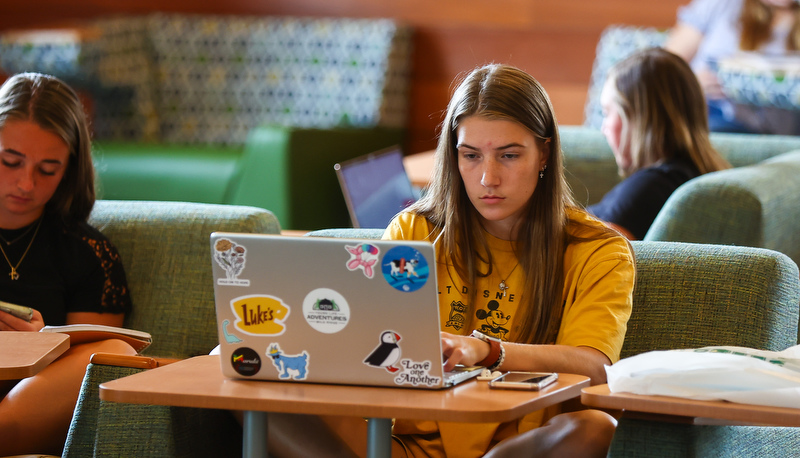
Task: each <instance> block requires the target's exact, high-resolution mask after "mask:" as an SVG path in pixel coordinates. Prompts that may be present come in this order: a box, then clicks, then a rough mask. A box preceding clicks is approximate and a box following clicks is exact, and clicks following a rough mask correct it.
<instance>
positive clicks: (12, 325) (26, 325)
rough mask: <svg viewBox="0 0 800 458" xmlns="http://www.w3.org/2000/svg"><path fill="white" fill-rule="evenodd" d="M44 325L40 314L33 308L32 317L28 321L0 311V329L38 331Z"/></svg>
mask: <svg viewBox="0 0 800 458" xmlns="http://www.w3.org/2000/svg"><path fill="white" fill-rule="evenodd" d="M43 327H44V319H43V318H42V314H41V313H40V312H39V311H38V310H36V309H33V318H31V321H30V322H27V321H25V320H23V319H22V318H17V317H15V316H14V315H12V314H10V313H6V312H0V331H30V332H38V331H39V330H41V329H42V328H43Z"/></svg>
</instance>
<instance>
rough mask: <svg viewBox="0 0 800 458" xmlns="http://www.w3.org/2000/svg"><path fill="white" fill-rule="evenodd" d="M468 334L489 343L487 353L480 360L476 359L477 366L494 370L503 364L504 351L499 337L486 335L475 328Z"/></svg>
mask: <svg viewBox="0 0 800 458" xmlns="http://www.w3.org/2000/svg"><path fill="white" fill-rule="evenodd" d="M470 336H471V337H474V338H476V339H478V340H482V341H484V342H486V343H487V344H489V353H488V355H487V356H486V357H485V358H483V359H482V360H481V361H478V362H477V363H476V365H477V366H484V367H486V368H488V369H489V370H495V369H497V368H499V367H500V366H501V365H502V364H503V361H504V360H505V356H506V352H505V348H503V342H502V341H501V340H500V339H496V338H494V337H490V336H487V335H486V334H484V333H482V332H480V331H478V330H477V329H476V330H474V331H472V334H470Z"/></svg>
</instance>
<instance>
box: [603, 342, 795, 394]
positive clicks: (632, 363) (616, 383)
mask: <svg viewBox="0 0 800 458" xmlns="http://www.w3.org/2000/svg"><path fill="white" fill-rule="evenodd" d="M606 373H607V374H608V386H609V389H610V391H611V392H612V393H617V392H628V393H635V394H647V395H663V396H677V397H682V398H690V399H697V400H726V401H731V402H739V403H745V404H758V405H765V406H777V407H793V408H800V345H798V346H795V347H790V348H787V349H786V350H783V351H780V352H774V351H764V350H755V349H752V348H743V347H704V348H697V349H691V350H667V351H652V352H647V353H642V354H639V355H636V356H632V357H630V358H625V359H623V360H620V361H619V362H617V363H616V364H614V365H612V366H606Z"/></svg>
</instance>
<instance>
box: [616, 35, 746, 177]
mask: <svg viewBox="0 0 800 458" xmlns="http://www.w3.org/2000/svg"><path fill="white" fill-rule="evenodd" d="M608 78H609V79H610V81H611V83H610V86H611V87H612V88H613V89H615V91H614V94H613V100H614V102H616V103H617V105H619V107H620V108H621V110H620V116H621V117H622V121H623V134H622V138H623V139H625V140H624V141H625V142H626V144H625V145H624V146H623V147H627V148H629V151H630V154H631V164H630V166H629V167H628V168H627V169H624V170H620V174H621V175H622V176H628V175H630V174H632V173H633V172H635V171H637V170H639V169H641V168H643V167H648V166H651V165H653V164H656V163H658V162H659V161H662V160H665V159H672V158H683V159H686V160H689V161H691V162H692V163H693V164H694V165H695V166H696V167H697V169H698V171H699V172H700V173H701V174H702V173H708V172H713V171H716V170H722V169H726V168H729V167H730V164H728V162H727V161H726V160H725V159H724V158H723V157H722V156H721V155H720V154H719V153H718V152H717V150H715V149H714V147H713V146H712V145H711V140H710V139H709V130H708V113H707V108H706V104H705V98H704V97H703V90H702V89H701V87H700V83H698V81H697V77H696V76H695V75H694V72H693V71H692V69H691V67H689V64H687V63H686V61H684V60H683V59H682V58H680V57H679V56H677V55H676V54H673V53H671V52H669V51H667V50H665V49H662V48H649V49H645V50H642V51H639V52H637V53H635V54H633V55H631V56H630V57H628V58H627V59H625V60H623V61H621V62H619V63H618V64H617V65H615V66H614V67H613V68H612V69H611V71H610V72H609V75H608Z"/></svg>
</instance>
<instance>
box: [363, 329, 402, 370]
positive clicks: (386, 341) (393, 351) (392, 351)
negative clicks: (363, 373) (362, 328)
mask: <svg viewBox="0 0 800 458" xmlns="http://www.w3.org/2000/svg"><path fill="white" fill-rule="evenodd" d="M400 339H402V337H400V334H398V333H396V332H394V331H383V332H382V333H381V336H380V343H379V344H378V346H377V347H375V349H374V350H372V353H370V354H369V356H367V358H366V359H365V360H364V364H366V365H368V366H372V367H382V368H384V369H386V370H387V371H389V372H390V373H392V374H393V373H395V372H397V371H399V370H400V368H399V367H395V365H394V364H395V363H396V362H397V361H399V360H400V354H401V350H400V345H399V344H398V342H400Z"/></svg>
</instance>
